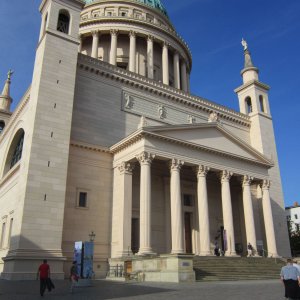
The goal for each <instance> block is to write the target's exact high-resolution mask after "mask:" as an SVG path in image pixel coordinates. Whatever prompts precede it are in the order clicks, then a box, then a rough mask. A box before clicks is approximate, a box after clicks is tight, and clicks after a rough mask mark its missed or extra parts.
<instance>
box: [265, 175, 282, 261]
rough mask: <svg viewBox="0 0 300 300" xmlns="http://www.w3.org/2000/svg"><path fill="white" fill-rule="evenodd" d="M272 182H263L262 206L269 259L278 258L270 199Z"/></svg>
mask: <svg viewBox="0 0 300 300" xmlns="http://www.w3.org/2000/svg"><path fill="white" fill-rule="evenodd" d="M270 185H271V182H270V180H264V181H263V182H262V193H263V196H262V206H263V215H264V222H265V230H266V239H267V246H268V256H269V257H278V256H279V255H278V253H277V247H276V238H275V230H274V222H273V214H272V206H271V199H270V192H269V191H270Z"/></svg>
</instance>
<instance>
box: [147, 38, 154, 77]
mask: <svg viewBox="0 0 300 300" xmlns="http://www.w3.org/2000/svg"><path fill="white" fill-rule="evenodd" d="M147 70H148V74H147V75H148V78H150V79H153V76H154V70H153V37H152V36H148V39H147Z"/></svg>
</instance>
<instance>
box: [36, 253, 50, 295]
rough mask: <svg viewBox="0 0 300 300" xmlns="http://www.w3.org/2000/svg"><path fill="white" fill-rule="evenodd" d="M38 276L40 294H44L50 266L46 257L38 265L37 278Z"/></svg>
mask: <svg viewBox="0 0 300 300" xmlns="http://www.w3.org/2000/svg"><path fill="white" fill-rule="evenodd" d="M39 278H40V295H41V296H44V293H45V290H46V287H47V282H48V279H50V266H49V265H48V264H47V259H44V260H43V263H42V264H41V265H40V266H39V268H38V272H37V279H39Z"/></svg>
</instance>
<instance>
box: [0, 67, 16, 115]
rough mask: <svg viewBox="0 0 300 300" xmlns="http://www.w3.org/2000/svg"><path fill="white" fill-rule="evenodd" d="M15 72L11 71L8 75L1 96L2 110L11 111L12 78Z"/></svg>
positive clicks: (0, 107)
mask: <svg viewBox="0 0 300 300" xmlns="http://www.w3.org/2000/svg"><path fill="white" fill-rule="evenodd" d="M13 73H14V72H13V71H12V70H9V71H8V73H7V79H6V81H5V84H4V87H3V90H2V93H1V95H0V109H1V110H5V111H10V105H11V103H12V98H11V97H10V84H11V76H12V74H13Z"/></svg>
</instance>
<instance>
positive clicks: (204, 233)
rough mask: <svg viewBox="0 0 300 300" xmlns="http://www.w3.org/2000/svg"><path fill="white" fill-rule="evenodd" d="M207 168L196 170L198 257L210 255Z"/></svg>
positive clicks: (200, 167) (201, 167) (202, 167)
mask: <svg viewBox="0 0 300 300" xmlns="http://www.w3.org/2000/svg"><path fill="white" fill-rule="evenodd" d="M208 171H209V168H208V167H206V166H203V165H201V166H199V167H198V170H197V178H198V185H197V192H198V216H199V227H200V255H202V256H206V255H211V251H210V230H209V212H208V198H207V183H206V175H207V173H208Z"/></svg>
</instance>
